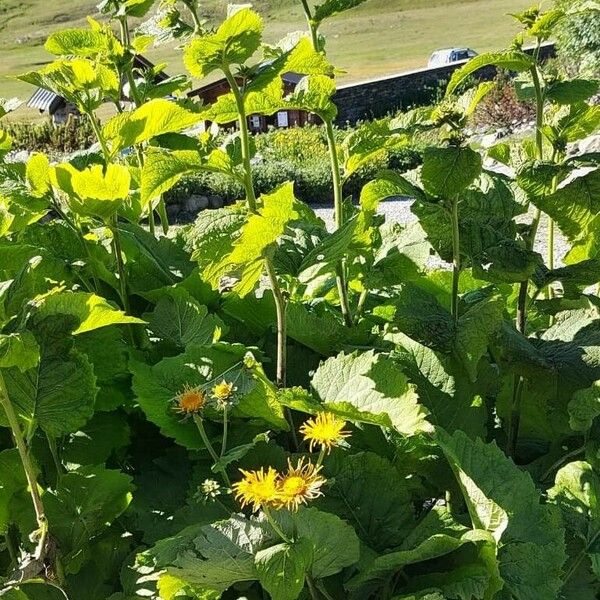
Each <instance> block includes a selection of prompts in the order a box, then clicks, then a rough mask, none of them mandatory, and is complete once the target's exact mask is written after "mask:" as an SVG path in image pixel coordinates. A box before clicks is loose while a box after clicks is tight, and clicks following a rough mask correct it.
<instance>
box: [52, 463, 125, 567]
mask: <svg viewBox="0 0 600 600" xmlns="http://www.w3.org/2000/svg"><path fill="white" fill-rule="evenodd" d="M132 491H133V487H132V485H131V477H129V476H128V475H125V474H124V473H121V472H120V471H115V470H110V469H105V468H104V467H82V468H81V469H79V470H77V471H71V472H69V473H66V474H64V475H62V476H61V478H60V482H59V484H58V486H57V488H56V490H53V491H50V492H48V493H47V494H45V495H44V506H45V508H46V514H47V516H48V522H49V524H50V533H51V535H52V536H53V537H54V538H55V539H56V540H57V543H59V544H60V547H61V551H62V556H63V560H64V564H65V568H66V570H67V572H68V573H77V572H78V571H79V569H80V568H81V565H82V564H83V562H84V561H85V560H87V559H90V558H93V555H92V554H91V551H92V546H91V542H92V540H93V539H94V538H95V537H97V536H98V535H99V534H101V533H102V532H103V531H105V530H106V528H107V527H108V526H109V525H110V524H111V523H112V522H113V521H114V520H115V519H116V518H117V517H119V515H121V514H122V513H123V512H125V510H126V509H127V507H128V506H129V503H130V502H131V497H132V495H131V493H132Z"/></svg>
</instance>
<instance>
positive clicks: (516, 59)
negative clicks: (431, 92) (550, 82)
mask: <svg viewBox="0 0 600 600" xmlns="http://www.w3.org/2000/svg"><path fill="white" fill-rule="evenodd" d="M534 64H535V62H534V60H533V58H532V57H531V56H529V54H526V53H525V52H521V51H520V50H505V51H503V52H487V53H485V54H480V55H479V56H476V57H475V58H472V59H471V60H470V61H469V62H468V63H467V64H466V65H464V66H463V67H461V68H460V69H458V70H456V71H454V73H453V75H452V77H451V79H450V83H449V84H448V88H447V89H446V95H450V94H452V93H453V92H454V91H455V90H456V88H457V87H458V86H459V85H460V84H461V83H463V82H464V81H465V80H467V79H468V78H469V77H470V76H471V75H472V74H473V73H475V72H476V71H478V70H479V69H481V68H482V67H487V66H489V65H494V66H496V67H500V68H501V69H507V70H508V71H517V72H520V71H527V70H528V69H531V68H532V67H533V65H534Z"/></svg>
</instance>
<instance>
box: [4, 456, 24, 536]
mask: <svg viewBox="0 0 600 600" xmlns="http://www.w3.org/2000/svg"><path fill="white" fill-rule="evenodd" d="M0 481H1V483H0V533H3V534H4V533H5V532H6V528H7V527H8V525H9V524H10V523H12V522H13V521H14V519H13V517H12V514H11V501H12V499H13V497H14V496H15V494H19V493H21V492H25V491H26V490H27V477H26V476H25V471H24V469H23V464H22V463H21V459H20V458H19V452H18V451H17V449H16V448H14V449H12V450H3V451H2V452H0Z"/></svg>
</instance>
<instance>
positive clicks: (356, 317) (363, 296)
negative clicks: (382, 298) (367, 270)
mask: <svg viewBox="0 0 600 600" xmlns="http://www.w3.org/2000/svg"><path fill="white" fill-rule="evenodd" d="M368 297H369V290H368V289H367V288H365V289H364V290H363V291H362V292H361V293H360V296H359V298H358V304H357V305H356V311H355V312H354V324H355V325H356V324H357V323H358V322H359V321H360V318H361V317H362V314H363V311H364V309H365V302H366V301H367V298H368Z"/></svg>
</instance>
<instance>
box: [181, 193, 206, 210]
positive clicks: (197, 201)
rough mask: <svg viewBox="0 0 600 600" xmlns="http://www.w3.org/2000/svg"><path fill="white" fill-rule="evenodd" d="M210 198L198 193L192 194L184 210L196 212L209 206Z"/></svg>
mask: <svg viewBox="0 0 600 600" xmlns="http://www.w3.org/2000/svg"><path fill="white" fill-rule="evenodd" d="M208 206H209V200H208V198H207V197H206V196H198V195H196V194H194V195H192V196H190V197H189V198H188V199H187V200H186V201H185V203H184V210H186V211H187V212H191V213H195V212H198V211H200V210H204V209H205V208H208Z"/></svg>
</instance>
